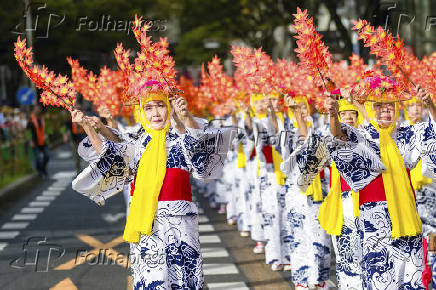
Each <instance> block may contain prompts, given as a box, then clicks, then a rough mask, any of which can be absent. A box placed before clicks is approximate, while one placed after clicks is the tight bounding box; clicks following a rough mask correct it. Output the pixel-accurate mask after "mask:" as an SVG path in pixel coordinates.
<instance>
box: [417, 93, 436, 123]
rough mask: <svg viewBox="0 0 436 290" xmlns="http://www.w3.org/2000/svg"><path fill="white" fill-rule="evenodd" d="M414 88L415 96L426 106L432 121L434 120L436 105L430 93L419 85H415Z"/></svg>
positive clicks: (435, 117)
mask: <svg viewBox="0 0 436 290" xmlns="http://www.w3.org/2000/svg"><path fill="white" fill-rule="evenodd" d="M416 90H417V95H416V98H417V99H418V100H422V102H423V103H424V104H425V105H426V106H427V108H428V110H429V112H430V114H431V117H432V118H433V121H436V106H435V104H434V103H433V100H432V99H431V95H430V93H429V92H428V91H427V90H426V89H424V88H421V87H420V86H419V85H417V86H416Z"/></svg>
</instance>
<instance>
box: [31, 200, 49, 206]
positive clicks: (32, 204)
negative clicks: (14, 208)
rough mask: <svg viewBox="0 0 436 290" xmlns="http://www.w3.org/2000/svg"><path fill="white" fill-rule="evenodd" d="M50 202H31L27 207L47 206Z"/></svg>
mask: <svg viewBox="0 0 436 290" xmlns="http://www.w3.org/2000/svg"><path fill="white" fill-rule="evenodd" d="M49 205H50V202H48V201H32V202H30V203H29V206H32V207H39V206H49Z"/></svg>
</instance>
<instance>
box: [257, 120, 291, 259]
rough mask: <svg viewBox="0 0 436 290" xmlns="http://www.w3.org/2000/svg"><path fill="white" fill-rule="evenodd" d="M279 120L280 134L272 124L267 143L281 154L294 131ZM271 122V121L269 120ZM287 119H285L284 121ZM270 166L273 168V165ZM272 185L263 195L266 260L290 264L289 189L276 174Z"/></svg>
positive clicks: (273, 175) (272, 178)
mask: <svg viewBox="0 0 436 290" xmlns="http://www.w3.org/2000/svg"><path fill="white" fill-rule="evenodd" d="M274 117H275V118H277V124H278V132H277V133H275V132H274V131H273V130H272V124H269V126H268V128H269V129H270V132H268V136H267V141H268V144H271V146H272V147H273V148H274V150H276V151H277V152H278V153H279V154H280V152H281V147H280V141H281V138H282V137H284V136H285V135H286V136H287V137H288V138H294V135H295V132H294V131H285V124H284V123H283V122H282V120H281V119H280V118H278V117H277V116H274ZM268 120H269V122H271V121H270V119H268ZM286 120H287V119H286V118H284V121H286ZM270 166H273V164H271V165H270ZM270 179H271V185H270V187H269V188H268V190H267V191H266V192H265V194H264V195H263V199H262V215H263V229H264V235H265V240H266V242H265V258H266V262H267V264H280V265H289V264H290V252H289V230H288V228H289V226H288V221H287V211H286V201H285V198H286V194H287V187H286V186H284V185H280V184H278V183H277V176H276V174H275V173H274V174H270Z"/></svg>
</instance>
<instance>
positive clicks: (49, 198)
mask: <svg viewBox="0 0 436 290" xmlns="http://www.w3.org/2000/svg"><path fill="white" fill-rule="evenodd" d="M55 198H56V196H53V195H40V196H37V197H36V200H37V201H52V200H54V199H55Z"/></svg>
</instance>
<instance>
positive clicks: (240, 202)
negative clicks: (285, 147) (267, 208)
mask: <svg viewBox="0 0 436 290" xmlns="http://www.w3.org/2000/svg"><path fill="white" fill-rule="evenodd" d="M247 118H250V117H249V112H244V111H241V110H240V111H239V112H237V114H236V121H237V127H238V144H237V145H236V146H237V153H238V157H237V162H238V164H237V170H236V174H235V190H236V192H235V194H236V201H235V202H236V210H237V212H236V216H237V226H238V231H239V232H240V235H241V236H242V237H248V236H249V235H250V230H251V227H252V220H251V198H252V196H253V192H254V184H255V180H256V179H257V176H256V165H257V162H256V161H255V158H254V157H255V156H254V154H252V153H253V151H254V141H253V140H250V139H249V138H248V137H247V135H246V131H245V121H246V119H247Z"/></svg>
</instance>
